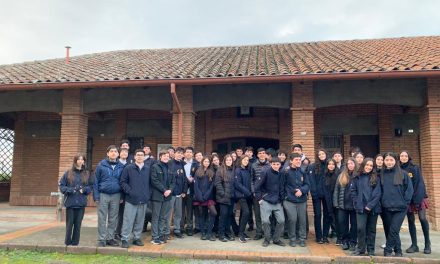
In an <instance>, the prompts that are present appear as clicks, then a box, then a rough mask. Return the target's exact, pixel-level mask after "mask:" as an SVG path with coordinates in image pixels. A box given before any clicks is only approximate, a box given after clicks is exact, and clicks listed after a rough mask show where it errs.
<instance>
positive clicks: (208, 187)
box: [194, 171, 214, 203]
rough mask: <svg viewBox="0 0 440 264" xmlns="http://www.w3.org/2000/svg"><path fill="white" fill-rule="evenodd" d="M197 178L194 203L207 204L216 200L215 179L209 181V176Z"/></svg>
mask: <svg viewBox="0 0 440 264" xmlns="http://www.w3.org/2000/svg"><path fill="white" fill-rule="evenodd" d="M206 172H207V171H205V175H203V176H197V175H196V176H195V177H194V201H195V202H201V203H204V202H207V201H209V200H214V179H209V176H208V175H206Z"/></svg>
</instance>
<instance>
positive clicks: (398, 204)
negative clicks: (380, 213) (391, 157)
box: [381, 165, 414, 211]
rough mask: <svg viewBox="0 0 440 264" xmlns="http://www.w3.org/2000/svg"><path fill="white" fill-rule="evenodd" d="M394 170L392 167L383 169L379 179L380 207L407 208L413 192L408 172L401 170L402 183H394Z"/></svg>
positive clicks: (393, 209) (388, 208)
mask: <svg viewBox="0 0 440 264" xmlns="http://www.w3.org/2000/svg"><path fill="white" fill-rule="evenodd" d="M396 166H397V165H396ZM394 172H395V169H394V168H393V169H384V170H383V175H382V179H381V185H382V201H381V203H382V207H383V208H384V209H385V210H388V211H403V210H407V209H408V204H409V203H410V202H411V199H412V196H413V193H414V190H413V185H412V181H411V180H410V179H409V177H408V174H407V173H406V172H405V171H403V170H402V175H401V177H403V179H402V184H401V185H394Z"/></svg>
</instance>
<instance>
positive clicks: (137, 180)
mask: <svg viewBox="0 0 440 264" xmlns="http://www.w3.org/2000/svg"><path fill="white" fill-rule="evenodd" d="M121 187H122V190H123V191H124V193H125V201H127V202H129V203H131V204H133V205H137V204H145V203H147V202H148V201H149V200H150V197H151V192H150V167H148V166H146V165H144V166H142V169H139V167H138V165H136V163H131V164H128V165H127V166H125V168H124V170H123V171H122V175H121Z"/></svg>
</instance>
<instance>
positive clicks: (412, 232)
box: [407, 209, 431, 247]
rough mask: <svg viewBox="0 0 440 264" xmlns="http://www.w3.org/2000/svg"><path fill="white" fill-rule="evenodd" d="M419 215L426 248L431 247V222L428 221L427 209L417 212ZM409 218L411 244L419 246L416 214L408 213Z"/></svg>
mask: <svg viewBox="0 0 440 264" xmlns="http://www.w3.org/2000/svg"><path fill="white" fill-rule="evenodd" d="M417 214H418V215H419V220H420V224H421V226H422V231H423V236H424V237H425V247H426V245H431V240H430V239H429V222H428V220H427V219H426V209H422V210H420V211H418V212H417ZM407 216H408V229H409V234H410V235H411V244H412V245H414V246H417V231H416V224H415V221H416V217H415V215H414V213H410V212H408V213H407Z"/></svg>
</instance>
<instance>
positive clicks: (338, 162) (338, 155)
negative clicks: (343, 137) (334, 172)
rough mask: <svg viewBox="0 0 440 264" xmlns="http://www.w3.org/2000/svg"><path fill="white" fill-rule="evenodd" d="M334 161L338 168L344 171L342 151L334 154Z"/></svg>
mask: <svg viewBox="0 0 440 264" xmlns="http://www.w3.org/2000/svg"><path fill="white" fill-rule="evenodd" d="M333 159H334V160H335V161H336V168H337V169H338V171H339V172H341V171H342V170H343V169H344V163H343V162H342V161H343V157H342V153H341V152H340V151H335V152H334V153H333Z"/></svg>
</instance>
